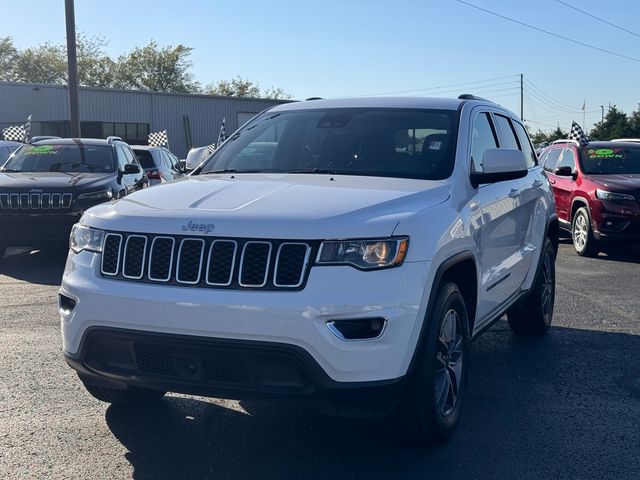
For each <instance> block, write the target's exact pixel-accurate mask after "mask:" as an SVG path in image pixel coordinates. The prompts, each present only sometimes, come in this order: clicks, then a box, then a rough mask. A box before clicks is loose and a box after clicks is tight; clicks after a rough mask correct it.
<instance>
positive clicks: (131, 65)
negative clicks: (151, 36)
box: [114, 40, 200, 93]
mask: <svg viewBox="0 0 640 480" xmlns="http://www.w3.org/2000/svg"><path fill="white" fill-rule="evenodd" d="M192 50H193V49H192V48H191V47H186V46H184V45H177V46H175V47H171V46H166V47H159V46H158V44H157V43H156V42H155V41H154V40H151V41H150V42H149V43H148V44H147V45H146V46H144V47H136V48H134V49H133V50H132V51H131V52H129V53H128V54H126V55H121V56H120V57H119V58H118V61H117V66H116V68H115V80H114V85H115V86H116V87H118V88H129V89H136V90H152V91H154V92H178V93H196V92H199V91H200V85H199V84H198V82H196V81H195V80H194V78H193V74H192V73H191V71H190V70H191V66H192V62H191V60H189V55H191V51H192Z"/></svg>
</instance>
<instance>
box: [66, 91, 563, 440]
mask: <svg viewBox="0 0 640 480" xmlns="http://www.w3.org/2000/svg"><path fill="white" fill-rule="evenodd" d="M557 235H558V221H557V218H556V214H555V206H554V201H553V195H552V193H551V190H550V188H549V184H548V182H547V180H546V178H545V176H544V175H543V173H542V171H541V168H540V167H539V166H538V165H537V160H536V156H535V153H534V151H533V149H532V146H531V143H530V141H529V138H528V137H527V134H526V132H525V129H524V127H523V126H522V124H521V123H520V121H519V120H518V119H517V118H516V116H515V115H514V114H513V113H511V112H509V111H507V110H505V109H503V108H501V107H500V106H498V105H496V104H494V103H492V102H490V101H487V100H483V99H479V98H477V97H473V96H471V95H463V96H461V97H459V98H458V99H436V98H432V99H429V98H376V99H364V98H361V99H349V100H313V101H307V102H298V103H289V104H285V105H280V106H276V107H274V108H272V109H270V110H268V111H266V112H263V113H262V114H260V115H258V116H257V117H255V118H254V119H253V120H252V121H251V122H249V123H248V124H246V125H245V126H244V127H243V128H242V129H240V130H239V131H238V132H236V133H235V134H234V135H232V136H231V137H230V138H229V139H228V140H227V141H226V142H225V143H224V144H223V145H222V146H221V147H220V148H219V149H218V150H216V152H215V153H214V154H213V156H212V157H211V158H209V159H208V161H207V162H206V163H204V164H203V165H201V166H200V167H199V168H198V169H196V170H195V171H194V172H193V175H191V176H189V177H186V178H183V179H180V180H177V181H175V182H172V183H169V184H165V185H161V186H159V187H157V188H153V189H148V190H144V191H141V192H138V193H135V194H133V195H130V196H128V197H126V198H124V199H121V200H119V201H117V202H113V203H110V204H105V205H100V206H97V207H94V208H92V209H91V210H89V211H87V212H86V213H85V214H84V216H83V217H82V219H81V221H80V223H79V224H77V225H76V227H75V228H74V231H73V233H72V236H71V251H70V253H69V258H68V261H67V267H66V271H65V273H64V277H63V282H62V287H61V289H60V295H59V306H60V313H61V322H62V340H63V348H64V354H65V357H66V359H67V362H68V363H69V364H70V365H71V366H72V367H73V368H74V369H75V370H77V372H78V374H79V376H80V379H81V380H82V381H83V382H84V384H85V386H86V388H87V390H88V391H89V392H90V393H91V394H92V395H93V396H95V397H96V398H98V399H100V400H104V401H107V402H112V403H120V404H136V403H144V402H151V401H156V400H158V399H160V398H161V397H162V395H164V393H165V392H167V391H172V392H183V393H189V394H198V395H208V396H213V397H222V398H231V399H245V398H267V399H272V400H274V399H276V400H277V399H280V398H285V397H286V398H289V399H294V400H296V401H304V402H308V403H310V404H312V405H315V406H316V407H317V408H319V409H321V410H322V411H325V412H333V413H338V414H347V415H366V416H374V415H389V416H391V417H392V418H393V419H394V421H395V424H396V426H397V427H398V428H397V430H398V431H399V432H400V433H402V434H403V436H404V437H405V438H406V439H408V440H410V441H413V442H419V443H433V442H437V441H441V440H444V439H446V438H448V437H449V436H450V435H451V434H452V433H453V431H454V429H455V427H456V424H457V423H458V419H459V417H460V412H461V409H462V405H463V402H464V397H465V388H466V378H467V373H468V372H467V371H468V354H469V353H468V350H469V341H470V340H471V339H473V338H474V337H476V336H477V335H478V334H479V333H480V332H481V331H483V330H484V329H486V328H487V327H489V326H490V325H491V324H492V323H493V322H494V321H495V320H497V319H499V318H500V317H501V316H502V315H503V314H505V313H507V317H508V321H509V325H510V326H511V328H512V329H513V330H514V331H515V332H516V333H519V334H532V335H539V334H544V333H545V332H546V331H547V329H548V328H549V325H550V323H551V318H552V315H553V304H554V293H555V273H554V262H555V252H556V248H557Z"/></svg>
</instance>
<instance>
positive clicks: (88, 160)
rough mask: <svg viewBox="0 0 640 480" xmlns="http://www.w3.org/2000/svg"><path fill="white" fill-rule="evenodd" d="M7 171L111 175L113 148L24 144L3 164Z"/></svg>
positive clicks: (113, 166) (113, 169)
mask: <svg viewBox="0 0 640 480" xmlns="http://www.w3.org/2000/svg"><path fill="white" fill-rule="evenodd" d="M4 171H9V172H113V171H115V164H114V159H113V149H112V148H111V147H110V146H106V145H105V146H102V145H27V146H24V147H22V148H20V149H19V150H18V151H17V152H16V153H15V154H14V155H13V157H11V158H10V159H9V161H8V162H7V163H6V164H5V165H4Z"/></svg>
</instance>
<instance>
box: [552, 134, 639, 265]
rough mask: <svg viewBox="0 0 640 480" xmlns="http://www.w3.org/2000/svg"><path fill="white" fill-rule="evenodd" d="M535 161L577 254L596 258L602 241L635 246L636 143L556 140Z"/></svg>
mask: <svg viewBox="0 0 640 480" xmlns="http://www.w3.org/2000/svg"><path fill="white" fill-rule="evenodd" d="M540 163H541V164H542V166H543V168H544V170H545V171H546V173H547V176H548V178H549V182H550V183H551V186H552V187H553V193H554V196H555V200H556V208H557V210H558V217H559V220H560V227H561V228H563V229H565V230H568V231H570V232H571V238H572V239H573V246H574V247H575V249H576V252H577V253H578V255H582V256H595V255H597V254H598V252H599V251H600V246H601V244H602V243H603V242H625V243H637V244H638V243H640V142H636V141H609V142H589V143H587V144H586V145H580V144H579V143H578V142H576V141H574V140H558V141H556V142H553V143H552V144H551V145H550V146H548V147H547V148H545V149H544V151H543V152H542V154H541V156H540Z"/></svg>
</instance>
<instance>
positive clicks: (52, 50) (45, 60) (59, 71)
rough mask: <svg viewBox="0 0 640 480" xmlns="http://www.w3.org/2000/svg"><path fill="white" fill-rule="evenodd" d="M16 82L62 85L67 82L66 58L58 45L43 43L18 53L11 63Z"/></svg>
mask: <svg viewBox="0 0 640 480" xmlns="http://www.w3.org/2000/svg"><path fill="white" fill-rule="evenodd" d="M13 76H14V78H15V80H16V81H18V82H33V83H51V84H64V83H66V81H67V56H66V52H65V49H64V48H63V47H61V46H60V45H53V44H51V43H43V44H40V45H38V46H37V47H31V48H26V49H24V50H22V51H19V52H18V54H17V56H16V58H15V60H14V62H13Z"/></svg>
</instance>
